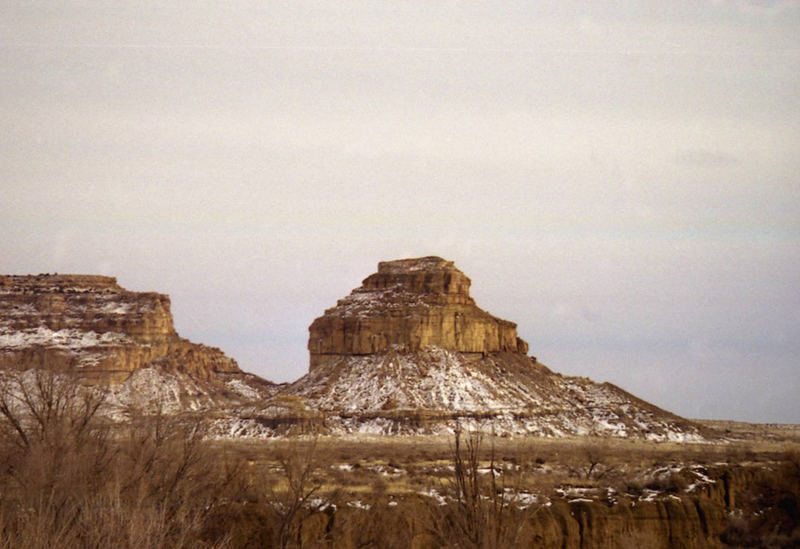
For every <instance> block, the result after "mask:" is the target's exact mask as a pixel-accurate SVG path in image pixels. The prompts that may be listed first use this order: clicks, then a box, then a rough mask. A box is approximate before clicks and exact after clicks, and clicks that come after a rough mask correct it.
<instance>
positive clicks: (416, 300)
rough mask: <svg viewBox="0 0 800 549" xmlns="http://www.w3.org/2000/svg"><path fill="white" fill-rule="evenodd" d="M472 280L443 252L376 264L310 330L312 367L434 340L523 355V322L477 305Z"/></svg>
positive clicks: (454, 347)
mask: <svg viewBox="0 0 800 549" xmlns="http://www.w3.org/2000/svg"><path fill="white" fill-rule="evenodd" d="M469 287H470V279H469V278H467V277H466V275H464V273H462V272H461V271H459V270H458V269H456V267H455V265H453V262H452V261H446V260H444V259H442V258H440V257H423V258H418V259H401V260H398V261H386V262H381V263H379V264H378V272H377V273H375V274H372V275H370V276H369V277H367V278H366V279H365V280H364V281H363V283H362V285H361V287H359V288H356V289H355V290H353V292H352V293H351V294H350V295H349V296H347V297H345V298H344V299H340V300H339V302H338V303H337V304H336V306H335V307H333V308H331V309H328V310H326V311H325V314H324V315H323V316H321V317H319V318H317V319H316V320H315V321H314V322H313V323H312V324H311V327H310V328H309V332H310V337H309V340H308V349H309V351H310V353H311V362H310V369H311V370H313V369H314V368H316V367H317V366H320V365H321V364H326V363H329V362H331V361H335V360H336V359H337V358H338V357H342V356H352V355H371V354H376V353H382V352H385V351H388V350H390V349H395V350H402V351H405V352H415V351H419V350H420V349H422V348H424V347H429V346H436V347H440V348H443V349H447V350H451V351H456V352H460V353H480V354H486V353H497V352H511V353H521V354H525V353H527V352H528V344H527V343H525V342H524V341H523V340H521V339H520V338H518V337H517V325H516V324H514V323H513V322H509V321H507V320H502V319H499V318H496V317H494V316H492V315H490V314H489V313H487V312H486V311H483V310H481V309H479V308H478V307H477V306H476V305H475V301H474V300H473V299H472V298H471V297H470V295H469Z"/></svg>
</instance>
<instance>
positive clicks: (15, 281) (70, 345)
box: [0, 274, 241, 383]
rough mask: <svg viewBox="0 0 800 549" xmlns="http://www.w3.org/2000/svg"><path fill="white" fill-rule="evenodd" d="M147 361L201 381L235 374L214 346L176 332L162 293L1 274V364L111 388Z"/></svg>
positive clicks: (95, 279) (106, 280) (101, 280)
mask: <svg viewBox="0 0 800 549" xmlns="http://www.w3.org/2000/svg"><path fill="white" fill-rule="evenodd" d="M154 364H158V365H159V367H161V368H162V369H166V370H173V371H182V372H186V373H189V374H191V375H193V376H195V377H198V378H201V379H208V378H210V377H213V376H214V375H215V374H216V373H223V372H224V373H240V372H241V371H240V370H239V367H238V365H237V364H236V361H234V360H233V359H231V358H229V357H227V356H225V355H224V354H223V353H222V351H220V350H219V349H216V348H213V347H207V346H205V345H201V344H196V343H192V342H190V341H187V340H186V339H183V338H181V337H180V336H179V335H178V334H177V332H176V331H175V327H174V326H173V321H172V314H171V312H170V299H169V296H167V295H164V294H159V293H155V292H131V291H128V290H125V289H124V288H122V287H121V286H119V284H117V281H116V279H115V278H113V277H109V276H98V275H63V274H40V275H5V276H0V367H15V368H22V369H24V368H31V367H49V368H59V369H67V370H73V371H76V372H78V373H80V374H81V375H82V376H83V377H84V378H87V379H96V380H97V381H102V382H110V383H117V382H122V381H124V380H125V379H127V377H128V376H129V375H130V374H131V373H132V372H135V371H137V370H141V369H143V368H146V367H149V366H152V365H154Z"/></svg>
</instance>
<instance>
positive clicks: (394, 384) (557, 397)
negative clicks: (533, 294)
mask: <svg viewBox="0 0 800 549" xmlns="http://www.w3.org/2000/svg"><path fill="white" fill-rule="evenodd" d="M469 287H470V279H469V278H467V276H466V275H465V274H464V273H462V272H461V271H460V270H458V269H457V268H456V267H455V265H454V264H453V262H452V261H447V260H444V259H442V258H440V257H422V258H417V259H401V260H397V261H387V262H382V263H379V264H378V272H377V273H374V274H372V275H370V276H368V277H367V278H366V279H365V280H364V281H363V283H362V285H361V286H360V287H359V288H356V289H355V290H353V291H352V293H350V295H349V296H347V297H345V298H343V299H340V300H339V301H338V303H337V304H336V306H335V307H333V308H330V309H328V310H326V311H325V314H324V315H323V316H321V317H319V318H317V319H316V320H315V321H314V322H313V323H312V324H311V326H310V328H309V342H308V348H309V351H310V368H309V373H308V374H307V375H305V376H304V377H302V378H301V379H299V380H298V381H296V382H295V383H293V384H291V385H290V386H289V387H288V388H286V389H285V390H284V391H283V393H284V394H285V395H293V396H295V397H298V398H300V399H301V400H302V401H303V402H304V403H305V405H306V406H307V407H308V408H309V409H314V410H318V411H321V412H323V413H324V414H325V416H326V425H327V427H328V428H329V429H331V430H334V431H344V432H354V431H355V432H358V431H361V432H380V433H389V432H417V433H418V432H432V433H436V432H443V431H446V430H447V429H449V428H450V424H451V423H452V421H453V420H460V421H469V422H472V423H473V424H474V425H475V426H476V427H481V426H482V427H484V428H490V429H492V430H494V431H495V432H508V433H518V434H523V433H527V434H538V435H544V436H567V435H586V434H592V435H602V436H606V435H610V436H619V437H629V436H631V437H637V438H647V439H653V440H675V441H682V440H701V439H702V438H703V435H702V428H700V427H698V426H697V425H695V424H693V423H692V422H689V421H687V420H684V419H682V418H680V417H678V416H675V415H673V414H671V413H669V412H666V411H664V410H661V409H660V408H657V407H656V406H653V405H650V404H648V403H646V402H644V401H642V400H640V399H638V398H636V397H634V396H633V395H630V394H629V393H627V392H625V391H623V390H622V389H620V388H619V387H616V386H614V385H611V384H609V383H602V384H599V383H595V382H593V381H591V380H589V379H586V378H578V377H568V376H562V375H560V374H558V373H555V372H553V371H551V370H550V369H549V368H547V367H546V366H544V365H543V364H540V363H539V362H538V361H537V359H536V358H534V357H531V356H527V352H528V344H527V343H525V341H523V340H522V339H520V338H519V337H518V336H517V330H516V324H514V323H513V322H510V321H508V320H502V319H499V318H496V317H494V316H492V315H490V314H489V313H487V312H486V311H484V310H482V309H480V308H479V307H478V306H477V305H476V304H475V302H474V300H473V299H472V298H471V297H470V295H469Z"/></svg>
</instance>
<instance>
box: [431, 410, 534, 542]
mask: <svg viewBox="0 0 800 549" xmlns="http://www.w3.org/2000/svg"><path fill="white" fill-rule="evenodd" d="M482 445H483V434H482V433H481V432H471V433H468V434H467V435H466V436H465V435H464V434H463V432H462V430H461V429H460V427H458V426H457V427H456V429H455V433H454V436H453V448H452V462H453V463H452V466H453V471H452V475H451V477H450V478H449V479H447V480H446V481H445V482H444V483H443V484H442V485H441V489H442V494H441V495H442V496H444V499H443V500H442V501H440V502H434V503H431V505H430V506H429V509H430V513H429V514H430V519H431V531H432V533H433V535H434V537H435V539H436V541H437V543H438V544H439V545H440V546H441V547H459V548H476V549H477V548H480V549H495V548H503V547H516V546H518V545H519V543H520V537H521V534H522V531H523V527H524V526H525V524H526V522H527V521H528V520H529V519H530V517H531V515H532V514H533V513H535V512H536V510H537V509H538V507H536V506H527V505H526V506H522V505H518V504H517V496H518V494H519V487H520V478H521V477H519V476H517V478H516V481H515V482H514V483H513V485H509V483H508V482H507V479H506V476H505V475H500V474H499V468H498V467H497V465H496V460H495V452H494V444H492V445H491V446H490V449H489V465H488V471H484V470H483V468H482V467H481V451H482Z"/></svg>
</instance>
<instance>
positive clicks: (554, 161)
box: [0, 0, 800, 422]
mask: <svg viewBox="0 0 800 549" xmlns="http://www.w3.org/2000/svg"><path fill="white" fill-rule="evenodd" d="M0 127H2V131H1V132H0V271H2V272H4V273H16V274H25V273H39V272H61V273H68V272H74V273H103V274H109V275H113V276H116V277H117V278H118V280H119V282H120V284H122V285H123V286H124V287H126V288H128V289H131V290H140V291H144V290H148V291H159V292H164V293H168V294H170V295H171V297H172V301H173V313H174V315H175V322H176V326H177V328H178V330H179V332H180V333H181V334H182V335H183V336H185V337H188V338H190V339H192V340H194V341H199V342H203V343H206V344H210V345H214V346H218V347H221V348H222V349H223V350H224V351H225V352H226V353H227V354H229V355H230V356H232V357H234V358H235V359H237V360H238V361H239V363H240V365H241V366H242V367H243V368H244V369H246V370H249V371H252V372H255V373H257V374H259V375H261V376H263V377H266V378H268V379H272V380H275V381H287V380H293V379H296V378H297V377H299V376H301V375H302V374H303V373H305V371H306V369H307V364H308V356H307V351H306V342H307V337H308V332H307V328H308V325H309V324H310V323H311V321H312V320H313V319H314V318H315V317H316V316H319V315H321V314H322V312H323V311H324V309H326V308H328V307H331V306H333V305H334V304H335V303H336V300H337V299H338V298H341V297H343V296H344V295H346V294H347V293H349V291H350V290H351V289H352V288H354V287H356V286H358V285H359V284H360V282H361V280H362V279H363V278H364V277H366V276H367V275H369V274H370V273H372V272H374V271H375V270H376V266H377V263H378V261H381V260H388V259H398V258H402V257H414V256H421V255H440V256H443V257H445V258H448V259H451V260H454V261H455V262H456V265H457V266H458V267H459V268H461V270H463V271H464V272H465V273H466V274H467V275H468V276H469V277H470V278H471V279H472V281H473V285H472V290H473V292H472V293H473V296H474V297H475V298H476V300H477V302H478V304H479V305H480V306H481V307H482V308H484V309H486V310H488V311H490V312H491V313H493V314H495V315H497V316H501V317H503V318H506V319H509V320H512V321H515V322H517V323H518V324H519V332H520V335H521V336H522V337H523V338H524V339H526V340H527V341H528V342H529V343H530V345H531V352H532V353H533V354H535V355H536V356H537V357H539V359H540V360H541V361H542V362H543V363H545V364H547V365H548V366H550V367H551V368H553V369H554V370H556V371H559V372H562V373H565V374H571V375H583V376H588V377H591V378H593V379H595V380H597V381H611V382H613V383H616V384H618V385H620V386H621V387H623V388H625V389H627V390H629V391H631V392H633V393H634V394H636V395H638V396H640V397H642V398H645V399H647V400H649V401H651V402H654V403H655V404H657V405H659V406H662V407H665V408H667V409H669V410H672V411H674V412H676V413H679V414H681V415H684V416H689V417H706V418H731V419H741V420H750V421H770V422H800V405H799V404H798V401H800V398H798V394H800V375H798V356H800V155H799V154H798V151H799V150H800V4H799V3H798V2H769V1H758V2H755V1H753V2H747V1H739V2H735V1H731V2H725V1H717V2H702V1H686V2H674V1H663V2H655V1H654V2H603V3H600V2H587V3H571V2H563V1H557V2H550V3H539V2H519V3H516V2H458V1H455V2H422V1H420V2H399V1H392V2H375V1H369V2H366V1H365V2H357V3H349V2H347V3H345V2H340V1H330V0H326V1H320V2H303V1H287V2H261V1H259V2H255V1H253V2H245V1H235V2H210V1H197V0H192V1H191V2H189V1H184V0H178V1H173V2H144V1H136V2H126V1H120V0H114V1H107V2H101V1H96V2H75V1H59V2H51V1H31V0H22V1H9V0H0Z"/></svg>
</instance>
